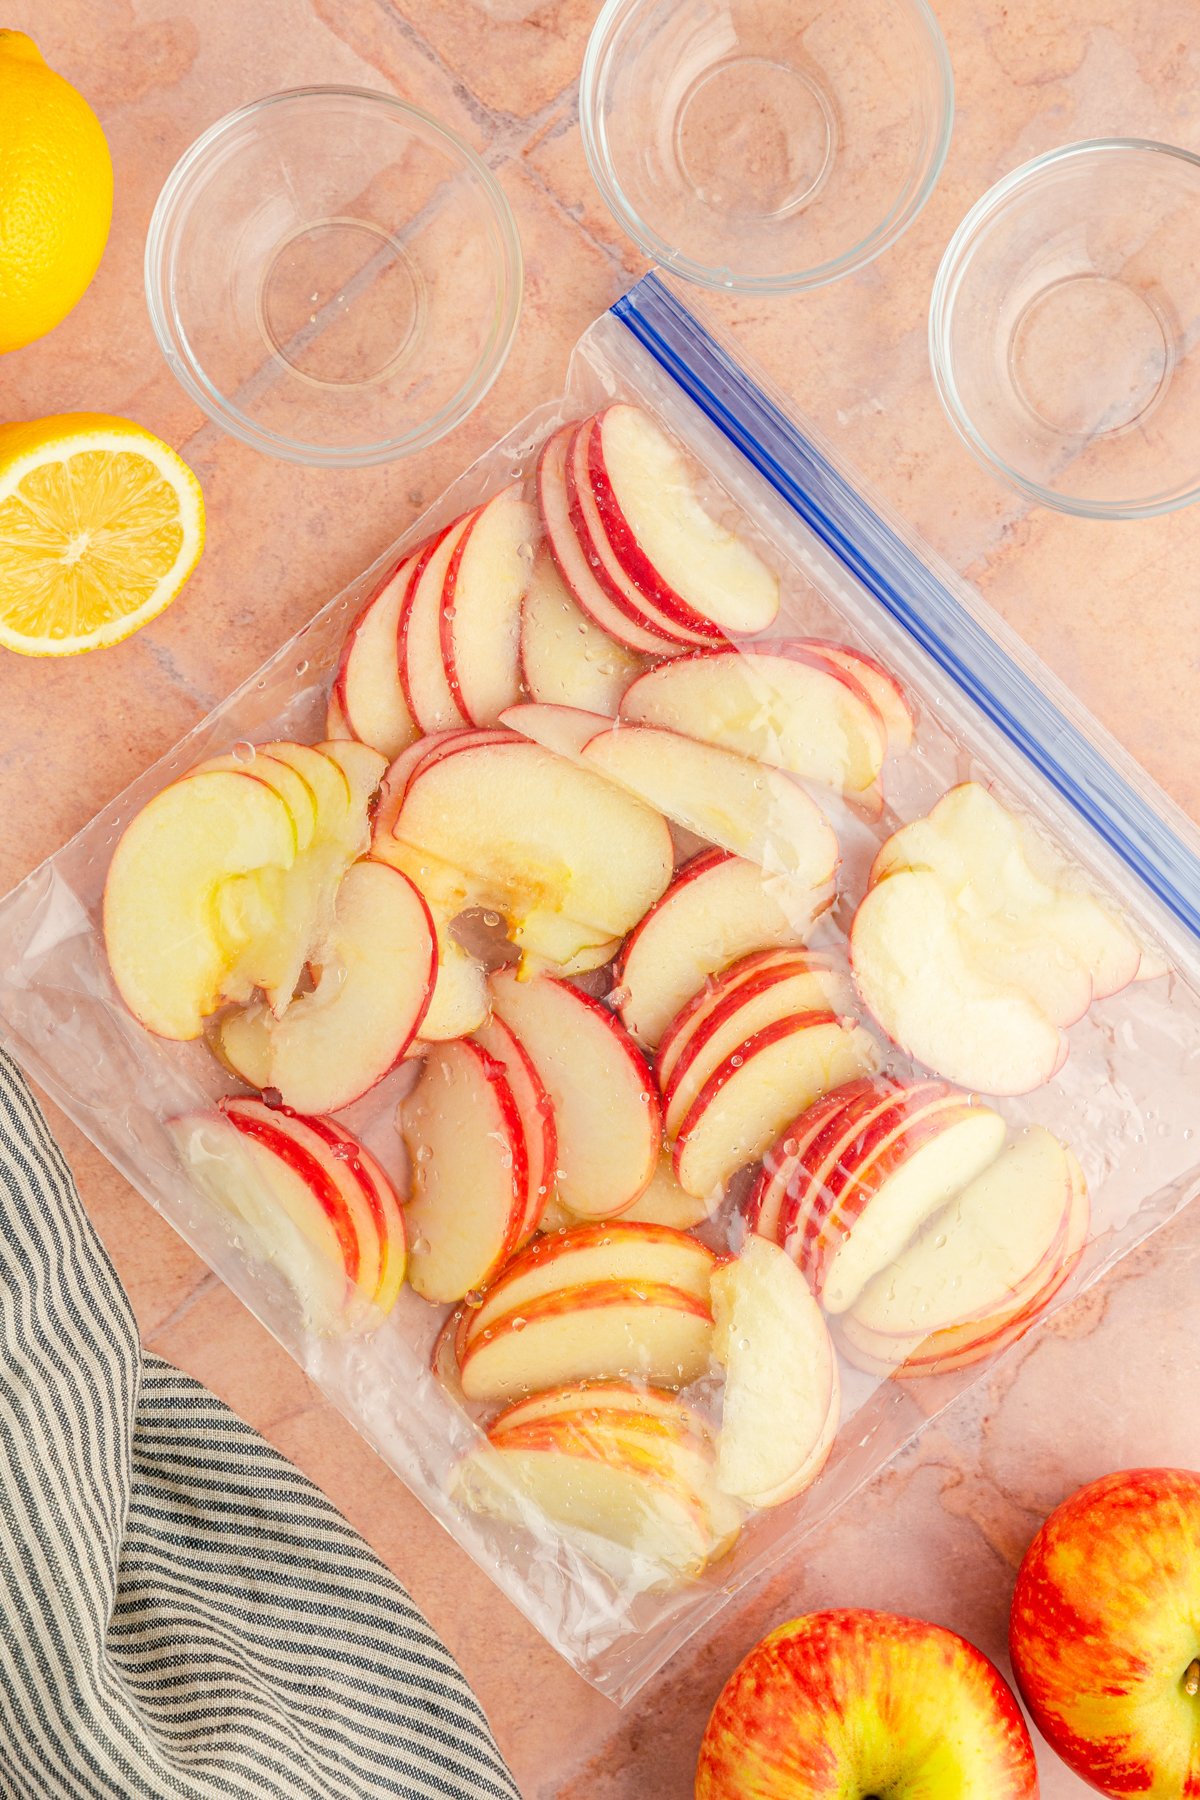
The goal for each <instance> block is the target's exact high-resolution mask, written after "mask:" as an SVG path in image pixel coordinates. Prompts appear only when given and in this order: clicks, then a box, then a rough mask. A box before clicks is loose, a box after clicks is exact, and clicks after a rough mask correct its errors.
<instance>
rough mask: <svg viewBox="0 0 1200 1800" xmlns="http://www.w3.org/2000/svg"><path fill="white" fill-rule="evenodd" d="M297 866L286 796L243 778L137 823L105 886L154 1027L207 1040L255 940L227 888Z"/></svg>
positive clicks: (202, 786) (121, 957)
mask: <svg viewBox="0 0 1200 1800" xmlns="http://www.w3.org/2000/svg"><path fill="white" fill-rule="evenodd" d="M295 859H296V827H295V824H294V822H293V819H292V815H291V813H290V811H289V810H288V808H287V806H286V805H285V804H284V802H283V800H282V799H281V798H280V795H279V793H278V792H277V791H276V789H275V788H273V787H271V786H269V785H268V784H267V783H266V782H263V781H259V780H256V779H255V778H254V777H253V776H250V775H248V774H242V773H240V772H237V771H228V772H225V771H220V770H214V771H213V772H212V773H211V774H207V775H194V776H190V777H187V778H185V779H184V780H182V781H176V782H173V783H172V784H171V786H170V787H166V788H164V789H163V790H162V791H161V793H159V794H156V795H155V796H154V798H153V799H152V800H150V801H148V802H147V804H146V805H145V806H144V807H143V808H142V809H141V811H140V812H138V813H137V814H136V815H135V816H134V817H133V818H132V819H131V820H130V822H129V824H128V825H127V826H126V827H125V830H124V832H123V833H122V835H121V839H120V842H119V843H118V844H117V847H116V850H115V851H114V852H113V859H112V862H111V864H110V866H109V871H108V878H107V881H106V882H105V888H104V942H105V948H106V950H107V952H108V960H109V966H110V968H111V970H112V975H113V980H114V981H115V982H116V985H117V990H118V992H119V993H120V995H121V998H122V999H123V1000H124V1002H125V1004H126V1006H127V1007H128V1008H129V1010H130V1012H131V1013H132V1014H133V1015H134V1017H135V1018H136V1019H138V1020H140V1022H141V1023H142V1024H143V1025H145V1026H146V1028H147V1030H149V1031H153V1032H155V1033H157V1035H158V1036H159V1037H168V1038H175V1039H180V1040H186V1039H190V1038H196V1037H199V1036H200V1033H201V1031H202V1030H203V1028H204V1020H205V1019H206V1018H207V1017H208V1015H209V1014H210V1013H213V1012H215V1011H216V1009H217V1007H218V1006H219V1005H220V1003H221V999H222V996H223V993H224V991H225V984H226V981H227V979H228V977H229V976H230V975H231V974H232V971H233V969H234V967H235V964H236V963H237V961H238V959H239V954H241V953H244V952H245V951H246V950H247V949H248V948H249V947H250V942H251V940H250V938H249V934H248V933H247V934H246V936H245V937H244V938H242V939H241V941H239V940H238V939H237V938H235V939H234V940H233V941H232V942H231V941H230V938H229V935H228V925H227V924H226V925H224V926H223V925H222V923H221V921H220V919H219V914H218V904H217V903H218V895H219V892H220V890H221V889H222V888H223V887H225V886H226V885H227V884H229V883H230V882H231V881H236V880H238V879H239V878H242V877H250V878H255V877H257V876H258V874H259V873H260V872H261V871H264V870H266V871H270V872H272V873H274V874H275V875H276V876H282V875H283V874H284V872H286V871H287V870H288V869H290V868H291V867H292V865H293V863H294V862H295ZM663 885H664V886H665V885H666V884H665V882H664V884H663ZM655 898H657V896H655ZM263 924H264V927H265V930H266V931H269V930H270V929H271V924H272V921H271V920H270V918H268V919H266V920H265V921H263ZM260 941H261V940H260Z"/></svg>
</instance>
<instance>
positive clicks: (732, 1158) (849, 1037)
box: [675, 1012, 878, 1198]
mask: <svg viewBox="0 0 1200 1800" xmlns="http://www.w3.org/2000/svg"><path fill="white" fill-rule="evenodd" d="M877 1057H878V1051H877V1046H876V1044H875V1041H874V1039H873V1038H872V1037H871V1036H870V1034H869V1032H866V1031H864V1030H863V1029H862V1028H861V1026H857V1025H851V1024H847V1023H846V1022H845V1021H843V1020H841V1019H838V1018H836V1017H835V1016H834V1015H833V1013H831V1012H809V1013H801V1014H798V1015H796V1016H795V1017H792V1018H785V1019H779V1020H777V1021H776V1022H775V1023H774V1024H773V1025H769V1026H767V1027H766V1028H765V1029H764V1030H763V1031H760V1032H758V1033H757V1034H756V1035H755V1036H754V1037H752V1038H749V1039H748V1040H747V1041H746V1042H745V1043H744V1044H742V1045H741V1047H740V1048H739V1049H738V1050H735V1051H734V1052H733V1054H732V1055H731V1056H729V1057H727V1058H726V1060H725V1062H724V1063H723V1064H722V1065H721V1067H720V1068H719V1069H717V1070H716V1071H715V1072H714V1073H713V1074H712V1075H711V1076H710V1077H709V1079H708V1081H707V1082H706V1083H705V1085H704V1087H703V1088H701V1090H700V1092H699V1094H698V1095H697V1096H696V1098H695V1100H694V1101H693V1102H692V1105H691V1107H690V1109H689V1111H688V1113H687V1115H686V1117H685V1118H684V1120H683V1122H682V1124H681V1125H680V1127H679V1131H678V1134H677V1136H676V1139H675V1174H676V1176H677V1177H678V1179H679V1185H680V1186H681V1187H682V1188H685V1189H686V1190H687V1192H688V1193H689V1194H695V1195H696V1196H697V1198H706V1197H708V1196H709V1195H712V1194H714V1193H716V1192H717V1190H719V1189H723V1188H724V1187H725V1185H726V1184H727V1182H728V1181H729V1179H730V1177H731V1176H732V1175H733V1174H735V1173H736V1171H737V1170H738V1169H740V1168H741V1167H742V1166H743V1165H744V1164H745V1163H748V1162H754V1161H755V1160H756V1159H757V1158H758V1157H760V1156H761V1155H762V1153H763V1151H764V1150H766V1149H767V1147H768V1146H769V1145H770V1144H772V1143H773V1142H774V1141H775V1139H776V1138H777V1137H778V1135H779V1133H780V1131H781V1130H782V1129H783V1126H784V1125H785V1124H786V1123H787V1121H788V1120H789V1119H791V1118H794V1117H795V1115H796V1114H797V1113H798V1112H801V1111H802V1110H803V1109H804V1108H805V1107H806V1106H811V1105H812V1104H813V1102H814V1101H816V1100H819V1099H820V1098H821V1095H822V1094H825V1093H828V1092H829V1090H830V1089H831V1088H836V1087H841V1086H842V1085H843V1083H845V1082H847V1081H852V1080H853V1079H854V1078H855V1077H856V1076H859V1075H862V1074H865V1073H866V1072H867V1071H868V1070H870V1069H872V1068H874V1067H875V1065H876V1061H877Z"/></svg>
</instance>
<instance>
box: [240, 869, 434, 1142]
mask: <svg viewBox="0 0 1200 1800" xmlns="http://www.w3.org/2000/svg"><path fill="white" fill-rule="evenodd" d="M436 974H437V945H436V939H435V935H434V928H433V922H432V920H431V918H430V916H429V909H428V907H427V906H426V905H425V902H424V901H423V900H422V898H421V896H420V894H419V893H418V892H417V890H416V888H415V887H414V886H413V885H412V883H411V882H410V881H409V880H407V878H406V877H405V876H403V875H402V874H400V872H399V871H398V870H396V869H393V868H391V867H389V866H388V864H386V863H382V862H377V861H376V860H375V859H374V858H370V857H364V858H363V859H362V860H361V861H359V862H356V863H355V864H354V865H353V866H352V867H351V868H350V869H348V870H347V872H346V874H345V876H344V878H343V880H342V882H341V885H340V887H339V888H338V891H337V901H336V905H335V909H334V918H333V924H332V927H331V930H330V942H329V946H328V950H327V952H326V953H325V958H324V961H323V963H322V966H321V969H320V972H319V979H318V981H317V984H316V986H315V988H314V989H313V991H312V992H311V993H307V994H300V995H298V996H297V998H296V999H295V1000H294V1001H293V1002H292V1004H291V1005H290V1006H289V1007H288V1008H287V1011H286V1012H285V1013H284V1014H283V1016H282V1017H281V1018H275V1017H274V1016H273V1014H272V1013H271V1012H270V1010H269V1009H268V1008H267V1007H265V1006H254V1007H248V1008H246V1009H245V1010H244V1011H242V1012H238V1013H231V1014H230V1015H229V1017H228V1018H227V1019H225V1020H223V1021H222V1024H221V1027H220V1033H219V1037H220V1053H221V1056H222V1059H223V1060H224V1061H225V1062H226V1063H227V1064H228V1066H229V1067H230V1068H233V1069H236V1070H237V1072H238V1073H239V1074H242V1075H243V1078H244V1079H250V1077H251V1074H252V1073H253V1074H256V1075H261V1073H262V1071H263V1068H264V1057H265V1058H266V1064H265V1066H266V1068H267V1071H268V1075H269V1079H268V1080H267V1081H266V1082H261V1081H260V1082H258V1083H256V1085H258V1086H260V1087H263V1088H267V1087H269V1088H274V1089H275V1090H276V1091H277V1092H278V1093H279V1095H280V1096H281V1098H282V1099H283V1101H284V1103H285V1104H286V1105H288V1106H291V1107H294V1108H295V1110H296V1111H297V1112H300V1113H326V1112H337V1111H338V1110H339V1109H340V1108H341V1107H343V1106H349V1105H350V1104H351V1102H352V1101H354V1100H357V1099H359V1098H360V1097H361V1096H362V1095H363V1094H365V1093H367V1092H368V1091H369V1090H370V1089H371V1088H373V1087H374V1086H375V1085H376V1083H377V1082H379V1081H382V1080H383V1077H384V1076H385V1075H387V1074H389V1073H390V1072H391V1070H392V1069H394V1068H395V1066H396V1064H397V1063H398V1062H399V1061H400V1060H401V1058H402V1057H403V1055H404V1052H405V1051H406V1050H407V1049H408V1046H409V1045H410V1044H411V1043H412V1041H413V1039H414V1038H415V1037H416V1035H417V1031H418V1029H419V1028H420V1026H421V1023H422V1020H423V1019H424V1017H425V1012H426V1008H427V1007H428V1005H429V999H430V996H431V994H432V992H433V987H434V981H435V978H436ZM264 1039H265V1043H264Z"/></svg>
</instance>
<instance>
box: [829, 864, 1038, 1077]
mask: <svg viewBox="0 0 1200 1800" xmlns="http://www.w3.org/2000/svg"><path fill="white" fill-rule="evenodd" d="M850 960H851V966H852V968H853V971H854V979H855V983H856V984H857V987H858V991H859V993H860V994H861V996H862V999H863V1002H864V1004H865V1005H866V1006H867V1008H868V1009H869V1011H870V1012H871V1013H873V1014H874V1016H875V1018H876V1020H877V1021H878V1022H879V1024H880V1025H881V1026H882V1028H883V1030H884V1031H885V1032H886V1033H887V1035H888V1036H889V1037H890V1038H891V1039H892V1040H893V1041H894V1042H895V1043H897V1044H899V1045H900V1047H901V1049H903V1050H906V1051H907V1052H908V1054H909V1055H910V1056H912V1057H914V1058H915V1059H916V1060H917V1061H918V1062H923V1063H924V1064H925V1065H926V1067H927V1068H930V1069H932V1070H933V1071H934V1072H935V1073H936V1074H938V1075H943V1076H945V1078H946V1079H947V1080H948V1081H956V1082H959V1083H960V1084H961V1085H962V1086H963V1087H970V1088H976V1089H978V1090H980V1091H981V1092H983V1093H986V1094H1027V1093H1029V1092H1030V1091H1031V1090H1032V1089H1034V1088H1037V1087H1041V1086H1042V1085H1043V1084H1044V1083H1045V1082H1047V1081H1050V1080H1051V1079H1052V1078H1053V1077H1054V1076H1055V1075H1056V1074H1057V1073H1058V1071H1059V1069H1060V1068H1061V1067H1062V1065H1063V1063H1064V1062H1065V1060H1066V1056H1067V1050H1068V1044H1067V1039H1066V1036H1065V1034H1064V1033H1063V1032H1062V1031H1061V1030H1060V1029H1059V1027H1058V1026H1057V1025H1055V1024H1054V1022H1053V1020H1051V1019H1049V1018H1048V1017H1047V1016H1046V1014H1045V1013H1044V1012H1043V1011H1042V1009H1041V1008H1040V1007H1039V1006H1038V1005H1036V1004H1035V1002H1034V1001H1033V1000H1031V999H1030V997H1029V995H1028V994H1026V993H1025V992H1024V991H1023V990H1022V989H1020V988H1018V987H1015V986H1011V985H1002V984H1000V983H999V982H996V981H993V980H991V979H990V978H989V977H988V976H985V975H983V974H981V973H980V971H979V969H978V967H977V965H976V964H975V963H974V962H973V961H972V960H971V959H970V956H969V953H968V950H967V947H966V945H965V943H964V941H963V938H962V935H961V933H960V931H959V929H958V924H957V916H956V909H955V907H954V904H953V901H952V900H951V899H950V897H949V895H948V893H947V890H946V886H945V884H944V882H943V881H942V879H941V878H940V877H939V876H937V875H935V874H933V873H932V872H931V871H929V870H919V869H911V870H910V869H905V870H901V871H900V872H899V873H898V874H895V875H889V876H888V877H887V879H886V880H885V881H881V882H880V883H879V884H878V886H876V887H873V888H872V889H871V891H870V892H869V893H868V894H867V896H866V898H865V899H864V900H863V902H862V904H861V905H860V906H859V908H858V911H857V912H856V913H855V915H854V923H853V925H852V926H851V930H850Z"/></svg>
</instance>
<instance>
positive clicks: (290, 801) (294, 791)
mask: <svg viewBox="0 0 1200 1800" xmlns="http://www.w3.org/2000/svg"><path fill="white" fill-rule="evenodd" d="M271 750H272V746H271V745H270V744H261V745H258V746H255V745H250V746H249V747H248V748H243V750H242V751H241V753H240V754H238V755H235V754H234V752H233V751H232V750H231V751H229V752H228V754H227V755H225V756H210V757H208V759H207V760H206V761H205V762H202V763H199V764H197V766H196V767H195V768H194V769H193V770H191V774H192V775H201V774H212V773H214V772H217V771H220V770H224V771H227V772H229V773H231V774H238V773H248V774H252V775H255V776H257V778H258V780H259V781H265V782H266V784H267V786H268V787H272V788H274V789H275V792H276V793H277V794H278V795H279V798H280V799H281V800H282V801H283V803H284V805H285V806H286V807H287V809H288V811H289V812H290V813H291V815H292V823H293V825H294V826H295V827H296V849H297V850H298V851H299V852H300V853H301V854H303V852H304V851H305V850H307V849H308V847H309V845H310V844H311V843H312V841H313V838H314V837H315V836H316V832H317V797H316V794H315V793H314V791H313V789H312V788H311V787H310V786H309V784H308V782H307V781H306V780H305V778H304V776H303V775H301V774H300V773H299V772H298V771H297V770H296V769H295V768H293V767H292V765H291V764H290V763H288V762H287V761H285V760H284V759H282V758H280V757H276V756H272V755H271ZM185 779H187V778H186V777H185Z"/></svg>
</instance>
